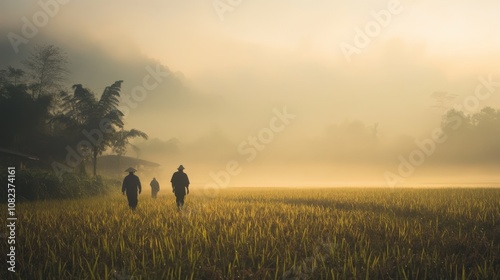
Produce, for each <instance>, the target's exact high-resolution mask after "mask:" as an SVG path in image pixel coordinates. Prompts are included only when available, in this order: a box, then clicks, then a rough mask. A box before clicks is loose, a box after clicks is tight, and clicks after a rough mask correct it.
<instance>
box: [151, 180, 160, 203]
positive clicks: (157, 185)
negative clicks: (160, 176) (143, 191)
mask: <svg viewBox="0 0 500 280" xmlns="http://www.w3.org/2000/svg"><path fill="white" fill-rule="evenodd" d="M149 185H150V186H151V196H152V197H153V198H156V195H157V194H158V192H159V191H160V183H158V181H156V178H155V177H153V180H152V181H151V183H150V184H149Z"/></svg>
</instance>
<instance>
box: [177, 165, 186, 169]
mask: <svg viewBox="0 0 500 280" xmlns="http://www.w3.org/2000/svg"><path fill="white" fill-rule="evenodd" d="M184 169H185V168H184V166H182V164H181V165H179V167H177V170H184Z"/></svg>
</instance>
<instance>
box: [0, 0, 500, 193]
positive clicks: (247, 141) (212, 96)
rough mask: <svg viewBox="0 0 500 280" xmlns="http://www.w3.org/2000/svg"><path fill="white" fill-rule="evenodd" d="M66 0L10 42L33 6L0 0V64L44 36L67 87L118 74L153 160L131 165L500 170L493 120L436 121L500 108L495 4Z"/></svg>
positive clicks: (370, 179) (293, 175)
mask: <svg viewBox="0 0 500 280" xmlns="http://www.w3.org/2000/svg"><path fill="white" fill-rule="evenodd" d="M48 2H50V1H48ZM62 2H63V1H60V2H57V1H56V0H53V1H52V2H51V3H56V4H53V5H56V6H57V10H55V8H54V7H55V6H53V8H52V9H53V11H54V13H53V14H54V15H53V16H50V17H49V20H48V23H47V24H45V25H43V26H38V28H37V29H38V31H37V32H35V33H36V34H35V35H34V36H32V38H28V39H27V42H25V43H19V44H18V45H16V46H15V47H14V46H13V43H12V38H11V37H9V34H11V33H16V34H19V35H22V34H23V24H24V21H23V20H22V18H23V17H26V18H27V19H28V20H29V21H32V22H33V19H34V15H35V14H36V13H37V12H40V11H43V8H42V7H41V6H40V4H31V5H28V4H24V3H22V2H21V3H18V2H12V1H3V2H2V3H1V4H0V10H1V13H2V16H1V17H0V31H1V34H2V35H3V36H2V37H1V39H0V55H1V60H0V67H1V68H2V69H3V68H5V67H6V66H8V65H12V66H14V67H22V65H21V63H20V61H21V60H22V59H23V58H24V57H25V56H26V55H27V54H28V53H29V52H30V51H31V50H32V49H33V47H34V46H35V45H36V44H54V45H57V46H59V47H61V48H62V49H63V50H64V51H65V52H67V54H68V58H69V61H70V70H71V75H70V80H69V81H67V84H68V90H69V89H70V86H71V85H73V84H77V83H78V84H83V85H84V86H85V87H87V88H90V89H92V90H93V91H94V92H96V93H100V92H102V89H103V88H104V87H106V86H107V85H109V84H111V83H113V82H114V81H116V80H124V83H123V87H122V97H123V98H124V99H123V100H122V104H121V105H122V109H123V110H126V112H124V113H126V128H137V129H140V130H142V131H144V132H146V133H147V134H148V135H149V139H148V140H137V141H134V142H133V144H134V145H135V146H136V147H138V148H139V150H137V149H136V150H134V149H132V148H131V149H130V150H129V151H128V152H127V154H126V155H127V156H131V157H139V158H141V159H145V160H149V161H153V162H157V163H159V164H161V168H160V170H158V171H156V173H157V174H152V173H151V172H148V171H143V173H141V170H139V172H138V175H139V176H141V174H142V176H144V177H146V178H147V177H151V176H156V177H157V178H159V179H160V183H162V181H163V182H165V183H166V182H167V181H169V179H170V176H171V173H172V172H173V171H175V169H176V167H177V166H178V165H179V164H183V165H184V166H185V167H186V173H188V174H189V176H190V178H191V181H192V184H193V185H194V186H197V187H199V186H218V187H230V186H422V185H429V186H431V185H432V186H434V185H436V186H438V185H456V186H458V185H498V183H499V182H500V176H499V175H498V167H500V153H499V152H498V151H499V150H500V148H499V147H498V145H500V144H498V143H500V142H499V141H496V142H495V141H493V140H492V139H494V140H499V139H500V130H499V129H497V128H495V126H493V127H492V128H491V129H483V130H481V129H479V128H478V129H469V130H465V127H466V126H465V125H464V126H462V124H460V125H458V124H457V123H454V124H455V125H457V126H458V127H457V128H456V129H453V128H452V129H449V130H442V129H441V128H442V124H443V123H442V122H443V118H444V116H445V115H446V113H447V112H448V111H449V110H450V109H456V110H458V111H461V112H463V113H464V114H465V115H467V116H472V115H474V114H476V113H478V112H479V111H480V110H481V109H482V108H484V107H487V106H488V107H492V108H494V109H498V108H500V69H499V65H498V61H500V38H499V37H498V36H497V34H498V30H500V19H499V17H498V15H497V14H496V11H498V10H499V8H500V3H498V1H481V2H480V3H476V2H470V1H443V2H440V3H435V2H432V1H371V2H370V4H367V3H366V2H362V1H349V2H348V3H345V1H309V2H304V1H287V2H286V3H282V2H279V1H240V2H239V4H238V5H236V4H235V5H233V6H231V5H230V4H228V3H226V1H201V2H200V1H148V2H147V3H142V2H138V1H120V2H118V1H106V3H102V2H99V1H84V2H81V1H68V3H67V4H62ZM229 2H231V1H229ZM233 2H238V1H233ZM220 3H223V4H224V5H222V6H220ZM214 5H215V6H214ZM217 5H219V6H217ZM384 16H385V18H384ZM377 17H382V19H380V18H379V19H378V20H379V21H377ZM370 25H371V26H372V28H373V26H375V29H368V30H369V32H370V30H371V32H372V35H373V36H368V35H366V34H365V33H366V30H367V29H366V28H370ZM367 26H368V27H367ZM377 26H378V27H377ZM359 32H362V33H363V34H364V35H360V34H359ZM360 36H361V37H360ZM363 36H365V37H366V38H365V40H363V39H362V37H363ZM24 37H26V36H24ZM366 39H368V40H366ZM359 41H362V42H364V43H363V44H361V45H362V46H361V45H360V44H356V42H358V43H359ZM346 44H348V45H349V46H351V47H353V48H356V51H355V52H352V53H349V52H348V53H347V54H346V49H345V48H344V49H343V48H342V47H341V46H344V47H345V46H346ZM16 49H17V50H18V52H17V53H16V51H15V50H16ZM351 50H352V49H351ZM148 76H149V77H150V78H149V80H148V81H149V82H150V83H154V86H153V87H152V88H151V89H148V90H147V91H146V93H145V94H143V95H141V96H140V97H137V92H136V91H135V89H136V88H137V86H143V85H144V79H145V77H148ZM478 93H479V94H480V95H477V94H478ZM475 94H476V95H475ZM126 98H128V99H127V100H128V102H127V101H126ZM495 118H497V119H495ZM491 119H492V120H500V118H498V116H496V115H495V114H492V115H491ZM452 120H453V119H452ZM455 121H456V119H455ZM496 124H499V123H496ZM467 127H468V126H467ZM464 139H465V140H464ZM467 139H468V140H467ZM471 139H473V140H471Z"/></svg>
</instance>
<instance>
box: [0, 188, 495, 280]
mask: <svg viewBox="0 0 500 280" xmlns="http://www.w3.org/2000/svg"><path fill="white" fill-rule="evenodd" d="M499 201H500V189H395V190H390V189H374V188H366V189H364V188H353V189H348V188H333V189H319V188H311V189H286V188H229V189H225V190H222V191H221V192H220V193H219V194H218V196H217V197H215V198H208V197H206V196H204V195H203V194H202V191H200V190H197V189H196V188H192V190H191V194H190V195H188V196H187V197H186V204H185V207H184V209H182V210H181V211H178V210H177V208H176V206H175V198H174V196H173V194H172V193H166V191H165V190H162V191H161V192H160V194H159V196H158V198H157V199H156V200H153V199H152V198H151V197H150V194H149V190H146V191H145V192H143V193H142V194H141V195H140V196H139V205H138V209H137V210H136V211H135V212H132V211H131V210H129V209H128V206H127V201H126V198H125V197H124V196H122V195H121V194H119V191H118V190H117V191H116V194H112V195H109V196H105V197H97V198H92V199H90V198H89V199H81V200H64V201H41V202H26V203H19V204H18V205H17V213H18V221H17V224H18V228H17V232H16V236H17V238H16V246H17V248H16V250H17V253H16V255H17V261H18V263H17V266H16V268H17V272H16V273H11V272H8V271H7V269H3V270H2V271H1V272H0V273H1V274H0V276H1V279H500V203H499ZM4 212H6V211H4ZM0 246H1V251H2V259H3V261H2V262H5V260H4V258H5V254H4V253H3V252H7V242H2V243H1V245H0Z"/></svg>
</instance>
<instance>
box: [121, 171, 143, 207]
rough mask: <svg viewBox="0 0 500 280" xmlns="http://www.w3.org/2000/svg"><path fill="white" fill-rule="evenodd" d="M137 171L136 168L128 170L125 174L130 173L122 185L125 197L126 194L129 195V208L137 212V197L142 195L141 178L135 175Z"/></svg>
mask: <svg viewBox="0 0 500 280" xmlns="http://www.w3.org/2000/svg"><path fill="white" fill-rule="evenodd" d="M136 171H137V170H136V169H135V168H132V167H129V168H127V170H125V172H128V175H127V176H125V178H124V179H123V184H122V193H123V195H125V193H126V194H127V199H128V206H129V207H130V209H132V210H135V208H136V207H137V203H138V199H137V196H138V195H139V194H140V193H141V181H140V180H139V177H137V176H136V175H135V174H134V172H136Z"/></svg>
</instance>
